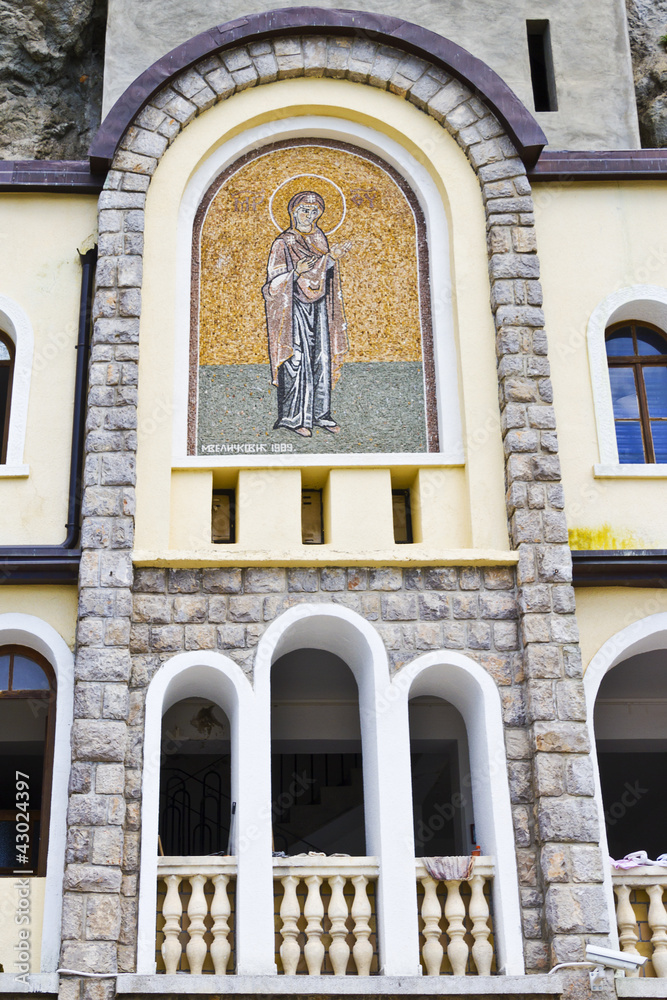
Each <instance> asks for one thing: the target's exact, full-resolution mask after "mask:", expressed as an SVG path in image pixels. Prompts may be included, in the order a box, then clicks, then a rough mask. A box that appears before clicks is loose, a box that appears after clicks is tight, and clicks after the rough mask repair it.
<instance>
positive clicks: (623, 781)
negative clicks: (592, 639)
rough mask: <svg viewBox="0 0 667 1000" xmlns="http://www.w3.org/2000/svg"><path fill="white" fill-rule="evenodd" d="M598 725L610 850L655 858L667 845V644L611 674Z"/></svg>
mask: <svg viewBox="0 0 667 1000" xmlns="http://www.w3.org/2000/svg"><path fill="white" fill-rule="evenodd" d="M594 726H595V741H596V748H597V755H598V766H599V771H600V786H601V792H602V803H603V808H604V820H605V827H606V831H607V840H608V844H609V853H610V855H611V857H612V858H616V859H618V858H623V857H625V855H627V854H630V853H631V852H635V851H640V850H643V851H646V853H647V854H648V857H649V858H650V859H655V858H657V857H658V855H660V854H663V853H665V850H666V845H665V837H664V830H665V826H666V824H667V799H666V798H665V794H664V788H665V777H666V776H667V649H654V650H650V651H647V652H642V653H637V654H635V655H633V656H629V657H628V658H626V659H624V660H622V661H621V662H620V663H618V664H617V665H616V666H614V667H613V669H611V670H610V671H609V672H608V673H606V674H605V676H604V678H603V680H602V683H601V684H600V688H599V691H598V695H597V698H596V701H595V711H594Z"/></svg>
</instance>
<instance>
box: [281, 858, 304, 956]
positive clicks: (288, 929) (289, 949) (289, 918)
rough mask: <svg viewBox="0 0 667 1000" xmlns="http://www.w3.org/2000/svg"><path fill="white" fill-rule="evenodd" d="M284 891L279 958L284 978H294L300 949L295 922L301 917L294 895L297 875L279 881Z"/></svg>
mask: <svg viewBox="0 0 667 1000" xmlns="http://www.w3.org/2000/svg"><path fill="white" fill-rule="evenodd" d="M280 881H281V882H282V885H283V889H284V890H285V891H284V893H283V899H282V902H281V904H280V917H281V919H282V922H283V925H282V929H281V931H280V933H281V935H282V939H283V942H282V944H281V945H280V958H281V960H282V963H283V972H284V973H285V975H286V976H295V975H296V969H297V966H298V964H299V959H300V958H301V948H300V947H299V942H298V940H297V939H298V937H299V927H298V924H297V921H298V919H299V917H300V915H301V910H300V908H299V898H298V896H297V894H296V887H297V886H298V884H299V882H300V881H301V879H300V878H299V877H298V876H297V875H285V877H284V878H281V880H280Z"/></svg>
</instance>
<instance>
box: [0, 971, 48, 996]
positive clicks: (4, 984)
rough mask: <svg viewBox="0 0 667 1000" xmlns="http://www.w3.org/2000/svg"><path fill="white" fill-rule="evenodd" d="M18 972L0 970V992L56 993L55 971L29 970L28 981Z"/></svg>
mask: <svg viewBox="0 0 667 1000" xmlns="http://www.w3.org/2000/svg"><path fill="white" fill-rule="evenodd" d="M18 975H19V973H18V972H16V973H15V972H0V993H55V994H57V993H58V973H57V972H29V973H28V982H27V983H25V982H23V981H22V980H21V979H19V978H18Z"/></svg>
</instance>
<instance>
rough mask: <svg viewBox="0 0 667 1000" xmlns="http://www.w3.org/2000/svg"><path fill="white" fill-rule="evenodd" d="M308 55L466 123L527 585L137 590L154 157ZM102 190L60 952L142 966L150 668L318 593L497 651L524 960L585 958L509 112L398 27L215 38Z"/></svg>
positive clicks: (399, 625)
mask: <svg viewBox="0 0 667 1000" xmlns="http://www.w3.org/2000/svg"><path fill="white" fill-rule="evenodd" d="M304 75H305V76H309V77H312V78H313V95H314V98H315V96H316V94H315V91H316V83H315V79H316V78H318V77H323V76H331V77H334V78H339V79H349V80H353V81H355V82H358V83H364V84H368V85H370V86H375V87H380V88H381V89H388V90H390V91H391V92H392V93H394V94H395V95H397V97H398V98H401V99H405V100H408V101H410V102H411V103H413V104H414V105H416V106H417V107H418V108H419V109H421V110H422V111H423V112H424V113H425V114H428V115H430V116H431V117H433V118H434V119H435V120H436V121H437V122H439V123H440V124H441V125H442V126H443V128H445V129H446V130H447V131H448V132H449V133H450V134H451V135H452V136H453V137H454V139H455V140H456V142H457V143H458V144H459V145H460V147H461V148H462V149H463V150H464V152H465V153H466V155H467V156H468V158H469V160H470V163H471V167H472V168H473V169H474V170H475V172H476V174H477V176H478V179H479V182H480V185H481V189H482V197H483V200H484V205H485V209H486V218H487V227H488V248H489V275H490V284H491V305H492V309H493V314H494V317H495V324H496V334H497V336H496V343H497V355H498V375H499V386H500V407H501V412H502V427H503V442H504V448H505V454H506V480H507V504H508V518H509V524H510V532H511V540H512V545H513V546H514V547H516V548H518V550H519V556H520V561H519V567H518V577H517V589H516V591H515V590H514V583H513V582H512V580H511V578H510V576H509V574H508V573H507V571H506V570H484V571H478V570H471V569H467V568H460V569H459V570H452V569H425V570H422V571H418V570H417V571H413V570H410V571H407V570H406V571H405V573H404V574H403V575H402V574H401V573H400V572H399V571H397V570H382V571H378V570H371V571H368V573H366V572H365V571H359V570H348V571H345V570H344V569H331V570H321V571H316V570H298V571H288V572H285V571H280V570H278V571H275V570H264V571H262V570H250V569H248V570H244V571H241V570H204V571H196V572H193V571H176V570H173V571H170V572H169V573H168V574H166V573H165V572H163V571H161V570H160V571H154V570H140V571H138V572H137V573H136V574H135V582H134V593H133V591H132V586H133V571H132V562H131V550H132V544H133V538H132V531H133V515H134V483H135V475H136V472H135V452H136V420H137V414H136V402H137V400H136V393H137V358H138V342H139V316H140V310H141V282H142V253H143V235H142V233H143V226H144V205H145V196H146V191H147V189H148V185H149V183H150V177H151V175H152V174H153V173H154V171H155V169H156V167H157V165H158V162H159V158H160V157H161V156H162V154H163V153H164V151H165V149H166V148H167V147H168V146H169V144H170V143H171V142H172V141H173V139H174V138H175V137H176V136H177V135H178V134H179V133H180V132H181V131H182V130H183V129H184V128H185V127H186V126H187V124H188V123H189V122H190V121H192V119H193V118H195V117H196V116H197V115H198V114H200V113H202V112H204V111H205V110H206V109H207V108H209V107H210V106H212V105H213V104H215V103H216V102H218V101H220V100H225V99H228V98H230V97H231V96H232V95H233V94H234V93H236V92H238V91H241V90H244V89H246V88H247V87H252V86H257V85H263V84H269V83H271V82H272V81H274V80H276V79H284V78H287V77H296V76H304ZM99 207H100V214H99V230H100V237H99V262H98V270H97V293H96V298H95V309H94V315H95V328H94V335H93V346H92V358H91V382H90V392H89V401H88V402H89V410H88V434H87V439H86V448H87V460H86V470H85V494H84V501H83V515H84V521H83V530H82V546H83V550H84V551H83V558H82V562H81V576H80V597H79V625H78V653H77V666H76V699H75V720H74V732H73V743H72V754H73V771H72V785H71V790H70V799H69V833H68V847H67V864H66V871H65V898H64V924H63V946H62V957H61V961H62V965H63V966H65V967H67V968H73V969H81V970H90V971H97V972H107V971H115V970H116V969H121V970H123V971H125V970H127V971H129V970H132V969H133V968H134V963H135V941H136V900H137V895H136V894H137V873H138V866H139V829H140V802H141V787H140V768H141V759H142V703H143V695H144V692H145V687H146V684H147V682H148V680H149V677H150V675H151V673H152V672H153V671H154V670H155V669H156V668H157V666H158V664H159V662H160V661H161V659H164V658H166V657H168V656H170V655H171V654H172V653H174V652H176V651H178V650H180V649H198V648H222V649H225V650H226V651H227V652H228V653H229V655H231V656H233V657H234V658H235V659H237V660H238V661H239V662H241V663H242V664H243V666H244V667H245V668H246V669H248V668H249V666H250V664H251V661H252V655H253V645H254V643H255V642H256V641H257V638H258V636H259V634H260V633H261V631H262V630H263V629H264V628H265V626H266V623H267V622H268V621H270V620H272V619H273V618H275V617H276V616H277V615H278V614H279V613H280V611H281V609H282V608H284V607H286V606H288V605H289V604H290V603H291V602H294V601H297V600H303V599H307V600H313V599H315V600H331V601H334V602H335V601H341V602H344V603H346V604H349V605H350V606H352V607H354V608H355V609H359V611H360V613H361V614H364V615H366V616H367V617H368V618H370V619H371V620H372V621H375V622H377V626H378V628H379V629H380V631H381V632H382V635H383V638H384V641H385V643H386V645H387V647H388V651H389V655H390V658H391V662H392V665H393V667H394V668H396V669H399V668H400V665H401V663H403V662H405V660H406V659H408V658H412V657H413V656H415V655H416V654H417V653H418V652H419V651H420V650H421V649H432V648H440V647H442V648H461V649H465V650H467V651H468V652H469V654H470V655H471V656H473V657H475V659H477V660H478V662H480V663H482V664H483V665H484V666H485V667H486V669H488V670H489V672H490V673H491V675H492V676H493V677H494V678H495V680H496V682H497V683H498V686H499V690H500V692H501V697H502V701H503V711H504V716H505V726H506V737H507V749H508V758H509V776H510V783H511V793H512V800H513V809H514V822H515V832H516V852H517V858H518V864H519V873H520V884H521V895H522V905H523V921H524V939H525V951H526V961H527V967H528V969H529V970H531V971H542V970H544V969H545V968H548V967H549V965H550V964H552V963H554V962H556V961H565V960H578V959H581V958H582V957H583V947H584V939H585V938H589V937H590V936H591V935H602V936H604V935H605V934H606V932H607V930H608V927H607V922H606V907H605V901H604V896H603V891H602V885H601V882H602V866H601V857H600V852H599V848H598V846H597V843H596V840H597V829H598V827H597V814H596V809H595V804H594V799H593V779H592V767H591V761H590V758H589V749H590V748H589V745H588V736H587V731H586V727H585V722H584V698H583V688H582V683H581V663H580V657H579V650H578V645H577V625H576V620H575V616H574V592H573V590H572V587H571V585H570V583H571V564H570V554H569V549H568V546H567V528H566V524H565V517H564V514H563V492H562V486H561V483H560V466H559V462H558V454H557V451H558V446H557V438H556V429H555V417H554V410H553V407H552V389H551V383H550V380H549V362H548V358H547V341H546V336H545V333H544V329H543V324H544V316H543V313H542V308H541V307H542V291H541V286H540V283H539V261H538V258H537V253H536V242H535V231H534V225H533V203H532V198H531V190H530V185H529V183H528V181H527V179H526V176H525V170H524V166H523V164H522V162H521V161H520V159H519V158H518V157H517V155H516V151H515V150H514V147H513V146H512V143H511V142H510V140H509V139H508V138H507V136H506V135H504V133H503V129H502V127H501V126H500V125H499V123H498V121H497V120H496V119H495V118H494V116H493V115H492V114H490V113H489V112H488V110H487V108H486V107H485V106H484V105H483V104H482V103H481V101H480V100H479V99H478V98H477V97H476V96H475V95H473V94H471V93H470V91H468V90H467V89H466V87H465V86H464V85H463V84H461V83H460V82H458V81H456V80H453V79H452V78H451V77H449V76H448V75H447V74H446V73H444V72H442V71H441V70H439V69H436V68H435V67H433V66H430V65H428V64H427V63H425V62H423V61H421V60H419V59H416V58H414V57H413V56H410V55H405V54H404V53H402V52H400V51H399V50H398V49H396V48H388V47H385V46H382V45H379V44H376V43H374V42H371V41H369V40H368V39H364V38H359V39H350V38H321V37H318V38H304V39H291V38H283V39H279V40H275V41H274V42H273V43H271V42H261V43H257V44H253V45H250V46H248V47H247V48H246V47H241V48H238V49H235V50H233V51H227V52H224V53H222V55H221V56H217V55H214V56H211V57H208V58H206V59H205V60H203V61H202V63H200V64H199V65H198V66H196V67H195V68H193V69H191V70H188V71H187V72H185V73H182V74H181V75H180V76H178V77H177V78H175V79H173V80H172V81H171V82H170V83H169V85H167V86H166V87H165V88H164V89H163V90H162V91H161V92H160V93H159V94H158V95H157V96H156V97H155V98H154V99H153V100H152V102H151V104H149V105H148V106H147V107H146V108H144V109H143V111H142V112H141V113H140V114H139V115H138V117H137V119H136V122H135V124H134V125H133V126H132V127H131V128H130V129H129V130H128V132H127V134H126V136H125V138H124V140H123V143H122V148H121V149H120V150H119V152H118V153H117V155H116V157H115V160H114V163H113V169H112V170H111V171H110V173H109V175H108V178H107V182H106V189H105V191H104V192H103V193H102V195H101V197H100V205H99ZM469 430H470V432H471V433H472V432H473V431H474V428H471V429H469ZM299 588H300V589H299ZM309 588H313V589H312V590H311V589H309ZM517 626H518V629H517ZM130 636H131V638H130ZM517 642H518V646H517ZM130 643H131V644H132V645H131V647H130ZM61 990H62V993H63V995H66V996H67V1000H77V998H78V997H79V996H82V997H83V998H85V1000H104V998H106V997H107V996H111V994H112V993H113V980H111V981H104V980H103V981H98V982H94V981H93V982H91V981H90V980H88V981H86V980H77V979H70V980H66V981H64V982H63V986H62V988H61Z"/></svg>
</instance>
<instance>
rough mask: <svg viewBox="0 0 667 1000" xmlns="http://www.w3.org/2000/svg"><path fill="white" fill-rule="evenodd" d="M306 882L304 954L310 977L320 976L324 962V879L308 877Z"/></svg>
mask: <svg viewBox="0 0 667 1000" xmlns="http://www.w3.org/2000/svg"><path fill="white" fill-rule="evenodd" d="M304 881H305V883H306V885H307V886H308V895H307V896H306V903H305V906H304V908H303V912H304V915H305V917H306V920H307V924H306V937H307V941H306V944H305V947H304V949H303V953H304V955H305V956H306V965H307V966H308V975H309V976H319V975H320V973H321V971H322V963H323V962H324V945H323V944H322V934H323V933H324V927H323V926H322V921H323V919H324V904H323V902H322V897H321V895H320V886H321V884H322V878H321V876H320V875H308V877H307V878H306V879H304Z"/></svg>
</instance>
